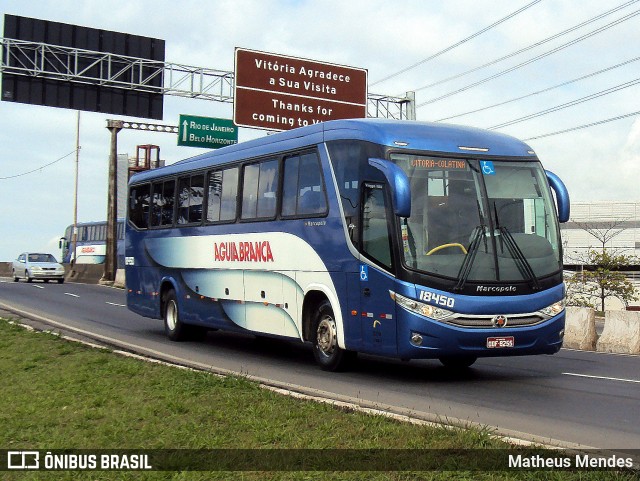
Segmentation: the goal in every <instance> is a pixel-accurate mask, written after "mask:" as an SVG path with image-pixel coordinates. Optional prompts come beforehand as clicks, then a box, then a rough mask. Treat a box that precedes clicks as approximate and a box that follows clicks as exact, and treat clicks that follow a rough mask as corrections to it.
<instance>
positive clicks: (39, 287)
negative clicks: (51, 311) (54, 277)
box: [33, 284, 44, 289]
mask: <svg viewBox="0 0 640 481" xmlns="http://www.w3.org/2000/svg"><path fill="white" fill-rule="evenodd" d="M33 287H37V288H38V289H44V286H39V285H38V284H34V285H33Z"/></svg>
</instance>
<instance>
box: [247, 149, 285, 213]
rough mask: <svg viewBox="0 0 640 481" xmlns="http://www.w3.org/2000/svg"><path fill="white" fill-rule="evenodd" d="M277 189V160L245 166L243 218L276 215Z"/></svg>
mask: <svg viewBox="0 0 640 481" xmlns="http://www.w3.org/2000/svg"><path fill="white" fill-rule="evenodd" d="M277 189H278V161H277V160H268V161H263V162H260V163H258V164H251V165H247V166H245V168H244V182H243V185H242V214H241V217H242V218H243V219H255V218H273V217H275V215H276V200H277V198H276V193H277Z"/></svg>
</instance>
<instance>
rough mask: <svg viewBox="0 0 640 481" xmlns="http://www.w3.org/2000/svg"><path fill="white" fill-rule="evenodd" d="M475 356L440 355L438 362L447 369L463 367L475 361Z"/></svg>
mask: <svg viewBox="0 0 640 481" xmlns="http://www.w3.org/2000/svg"><path fill="white" fill-rule="evenodd" d="M477 359H478V358H477V357H475V356H456V357H453V356H452V357H441V358H440V362H441V363H442V365H443V366H444V367H447V368H449V369H465V368H467V367H469V366H471V365H472V364H473V363H474V362H476V360H477Z"/></svg>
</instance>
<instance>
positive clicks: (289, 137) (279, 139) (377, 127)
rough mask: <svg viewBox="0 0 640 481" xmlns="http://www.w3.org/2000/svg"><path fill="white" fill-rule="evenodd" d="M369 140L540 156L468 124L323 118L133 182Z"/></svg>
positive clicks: (464, 151) (521, 144) (444, 150)
mask: <svg viewBox="0 0 640 481" xmlns="http://www.w3.org/2000/svg"><path fill="white" fill-rule="evenodd" d="M348 139H353V140H364V141H368V142H373V143H376V144H381V145H385V146H389V147H393V148H396V149H399V150H408V151H415V150H420V151H429V152H441V153H448V154H451V155H460V154H469V153H474V152H475V153H479V154H482V155H483V156H494V157H523V158H526V159H527V160H530V159H532V158H535V154H534V152H533V150H532V149H531V147H529V146H528V145H527V144H525V143H524V142H522V141H520V140H518V139H516V138H514V137H511V136H509V135H505V134H501V133H497V132H491V131H487V130H483V129H478V128H474V127H467V126H462V125H451V124H442V123H436V122H417V121H410V120H389V119H378V118H370V119H347V120H332V121H328V122H321V123H318V124H315V125H309V126H307V127H301V128H298V129H293V130H288V131H285V132H279V133H276V134H272V135H267V136H265V137H260V138H258V139H253V140H249V141H246V142H241V143H238V144H235V145H230V146H228V147H224V148H221V149H217V150H212V151H209V152H206V153H204V154H201V155H197V156H195V157H191V158H188V159H185V160H182V161H180V162H176V163H175V164H172V165H170V166H167V167H163V168H160V169H154V170H151V171H146V172H141V173H139V174H136V175H134V176H133V177H132V179H131V180H132V182H141V181H144V180H147V179H151V178H154V177H156V176H157V175H171V174H172V173H179V172H182V171H185V170H199V169H204V168H207V167H210V166H213V165H219V164H225V163H227V162H232V161H234V160H238V159H239V158H242V159H250V158H252V157H258V156H264V155H269V154H272V153H277V152H281V151H286V150H293V149H298V148H302V147H305V146H309V145H315V144H318V143H321V142H327V141H331V140H348Z"/></svg>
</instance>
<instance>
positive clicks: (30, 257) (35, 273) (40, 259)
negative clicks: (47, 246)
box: [13, 252, 64, 284]
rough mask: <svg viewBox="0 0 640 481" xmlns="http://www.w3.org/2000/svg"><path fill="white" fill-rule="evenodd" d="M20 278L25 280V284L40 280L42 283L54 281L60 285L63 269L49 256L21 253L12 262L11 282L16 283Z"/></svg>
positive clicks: (62, 278)
mask: <svg viewBox="0 0 640 481" xmlns="http://www.w3.org/2000/svg"><path fill="white" fill-rule="evenodd" d="M20 278H23V279H26V281H27V282H31V281H32V280H33V279H41V280H43V281H44V282H49V280H50V279H55V280H56V281H58V284H62V283H63V282H64V267H63V266H62V264H60V263H58V261H57V260H56V258H55V257H53V256H52V255H51V254H40V253H32V252H23V253H22V254H20V255H19V256H18V258H17V259H16V260H15V261H13V280H14V281H15V282H18V281H19V280H20Z"/></svg>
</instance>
